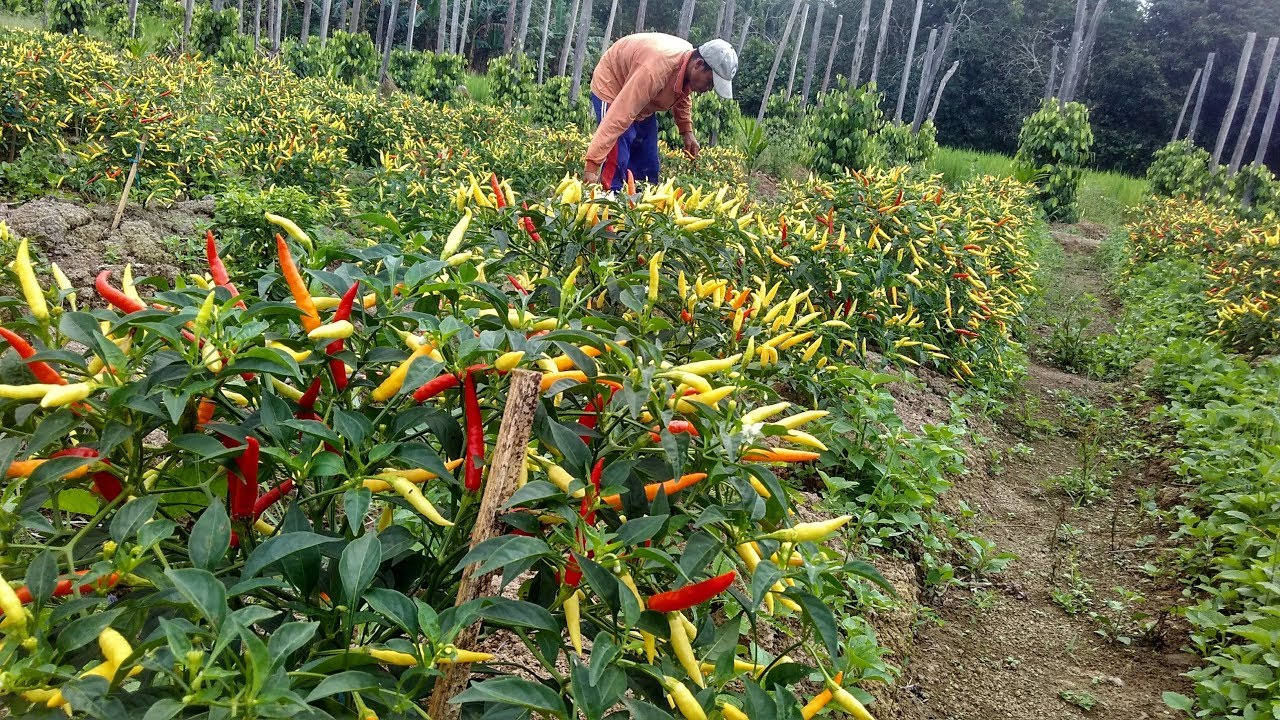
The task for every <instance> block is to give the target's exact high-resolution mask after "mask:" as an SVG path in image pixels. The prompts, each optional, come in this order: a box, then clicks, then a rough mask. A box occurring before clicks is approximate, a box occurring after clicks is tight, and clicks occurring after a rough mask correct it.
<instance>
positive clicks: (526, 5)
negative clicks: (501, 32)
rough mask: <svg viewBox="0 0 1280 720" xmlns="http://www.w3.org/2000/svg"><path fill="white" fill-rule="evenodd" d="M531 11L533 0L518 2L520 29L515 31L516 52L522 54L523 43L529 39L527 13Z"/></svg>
mask: <svg viewBox="0 0 1280 720" xmlns="http://www.w3.org/2000/svg"><path fill="white" fill-rule="evenodd" d="M532 12H533V0H524V2H522V3H520V30H519V31H518V32H517V33H516V54H517V55H522V54H524V44H525V43H526V42H528V41H529V15H530V13H532Z"/></svg>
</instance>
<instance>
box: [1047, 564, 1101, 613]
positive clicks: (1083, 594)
mask: <svg viewBox="0 0 1280 720" xmlns="http://www.w3.org/2000/svg"><path fill="white" fill-rule="evenodd" d="M1065 579H1066V584H1065V587H1060V588H1054V589H1052V590H1050V591H1049V595H1050V597H1052V598H1053V601H1054V602H1055V603H1057V604H1058V605H1059V606H1060V607H1061V608H1062V609H1063V611H1064V612H1066V613H1067V614H1068V615H1079V614H1080V613H1082V612H1085V611H1087V610H1088V609H1089V608H1091V607H1092V606H1093V597H1092V593H1093V587H1092V586H1091V585H1090V584H1089V581H1088V580H1086V579H1085V577H1084V575H1083V574H1081V572H1080V562H1079V555H1078V553H1077V552H1076V551H1074V550H1073V551H1072V552H1071V554H1070V557H1069V558H1068V563H1067V573H1066V575H1065Z"/></svg>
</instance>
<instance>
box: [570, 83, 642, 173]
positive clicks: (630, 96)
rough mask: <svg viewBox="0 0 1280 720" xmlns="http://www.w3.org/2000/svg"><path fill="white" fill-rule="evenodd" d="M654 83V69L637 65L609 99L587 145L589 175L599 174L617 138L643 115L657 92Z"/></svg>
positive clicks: (587, 169)
mask: <svg viewBox="0 0 1280 720" xmlns="http://www.w3.org/2000/svg"><path fill="white" fill-rule="evenodd" d="M655 85H656V83H654V81H653V75H652V73H650V72H649V71H648V70H645V69H638V70H636V71H635V72H633V73H631V77H629V78H627V82H626V84H624V85H623V86H622V91H621V92H619V93H618V96H617V97H615V98H614V99H613V101H612V102H610V103H609V109H608V111H606V112H605V114H604V118H603V119H602V120H601V121H600V126H599V127H597V128H596V132H595V134H594V135H592V136H591V145H589V146H588V147H587V157H586V171H587V175H588V179H590V176H592V175H595V176H596V177H597V178H598V177H599V173H600V166H601V165H603V164H604V161H605V158H607V157H608V156H609V151H610V150H612V149H613V146H614V145H616V144H617V142H618V138H620V137H622V133H624V132H626V131H627V128H629V127H631V124H632V123H634V122H635V121H636V118H637V117H639V116H640V112H641V111H642V110H644V108H645V106H647V105H648V104H649V102H650V101H651V100H653V96H654V94H655V92H656V87H655Z"/></svg>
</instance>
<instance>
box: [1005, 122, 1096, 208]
mask: <svg viewBox="0 0 1280 720" xmlns="http://www.w3.org/2000/svg"><path fill="white" fill-rule="evenodd" d="M1092 147H1093V130H1092V128H1090V126H1089V109H1088V108H1086V107H1085V106H1084V105H1082V104H1080V103H1075V102H1072V103H1067V104H1066V107H1065V108H1062V109H1059V107H1058V101H1057V100H1053V99H1050V100H1046V101H1044V103H1043V104H1042V105H1041V106H1040V110H1038V111H1037V112H1036V113H1035V114H1033V115H1032V116H1031V117H1029V118H1027V119H1026V121H1025V122H1024V123H1023V124H1022V130H1021V132H1019V133H1018V154H1017V155H1016V156H1015V157H1014V164H1015V168H1016V172H1017V173H1018V174H1019V175H1021V176H1024V177H1030V176H1034V175H1037V174H1039V175H1041V176H1042V179H1040V180H1038V181H1037V183H1036V184H1037V192H1036V202H1037V204H1038V205H1039V206H1040V209H1041V210H1042V211H1043V212H1044V215H1045V217H1046V218H1048V219H1049V220H1052V221H1055V222H1075V221H1076V220H1078V219H1079V217H1080V207H1079V204H1078V203H1077V198H1076V196H1077V193H1078V191H1079V189H1080V178H1081V176H1082V175H1083V173H1084V167H1085V165H1087V164H1088V162H1089V158H1090V148H1092Z"/></svg>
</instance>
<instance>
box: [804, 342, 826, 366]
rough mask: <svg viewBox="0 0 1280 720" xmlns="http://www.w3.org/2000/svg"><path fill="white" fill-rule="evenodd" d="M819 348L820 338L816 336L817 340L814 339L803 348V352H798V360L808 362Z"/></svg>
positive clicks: (820, 345) (820, 346)
mask: <svg viewBox="0 0 1280 720" xmlns="http://www.w3.org/2000/svg"><path fill="white" fill-rule="evenodd" d="M821 348H822V338H818V339H817V340H814V341H813V342H811V343H809V347H807V348H805V349H804V352H803V353H800V360H801V361H802V362H809V361H810V360H812V359H813V356H814V355H817V354H818V350H820V349H821Z"/></svg>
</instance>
